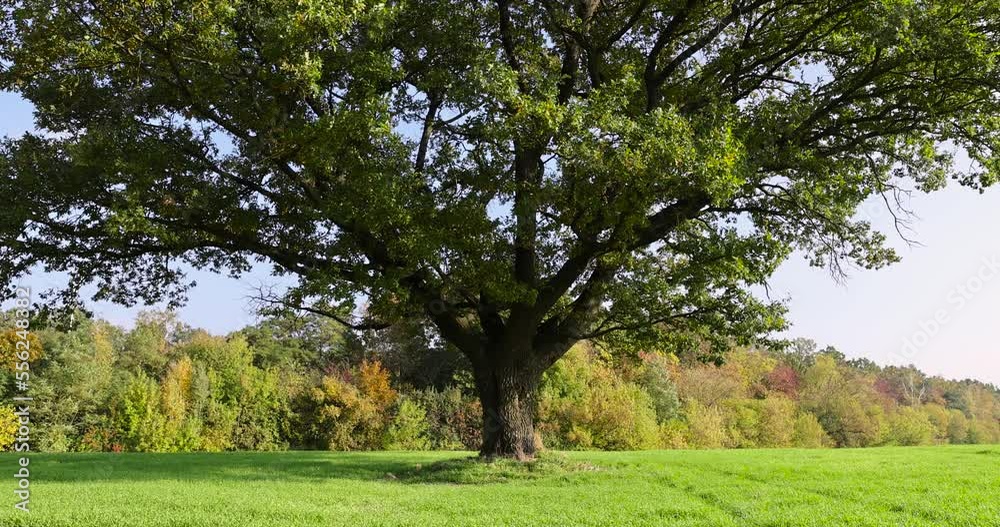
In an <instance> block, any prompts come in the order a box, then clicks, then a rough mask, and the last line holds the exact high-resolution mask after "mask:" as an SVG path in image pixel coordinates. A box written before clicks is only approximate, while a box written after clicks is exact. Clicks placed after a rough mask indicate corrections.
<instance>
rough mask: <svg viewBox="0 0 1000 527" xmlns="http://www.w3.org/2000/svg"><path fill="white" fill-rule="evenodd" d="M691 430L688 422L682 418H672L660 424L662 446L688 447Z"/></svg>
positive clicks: (672, 447)
mask: <svg viewBox="0 0 1000 527" xmlns="http://www.w3.org/2000/svg"><path fill="white" fill-rule="evenodd" d="M688 435H689V430H688V426H687V423H685V422H684V421H682V420H681V419H677V418H675V419H671V420H669V421H667V422H665V423H661V424H660V446H661V447H662V448H671V449H679V448H687V447H688V443H687V438H688Z"/></svg>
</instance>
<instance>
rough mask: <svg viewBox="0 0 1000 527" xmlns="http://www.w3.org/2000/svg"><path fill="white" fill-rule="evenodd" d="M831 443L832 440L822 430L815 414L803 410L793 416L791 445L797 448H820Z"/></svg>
mask: <svg viewBox="0 0 1000 527" xmlns="http://www.w3.org/2000/svg"><path fill="white" fill-rule="evenodd" d="M832 443H833V440H831V439H830V436H828V435H826V430H823V425H821V424H820V422H819V420H818V419H816V416H815V415H813V414H811V413H808V412H805V413H800V414H799V415H798V416H796V417H795V425H794V428H793V430H792V445H794V446H796V447H799V448H821V447H825V446H829V445H831V444H832Z"/></svg>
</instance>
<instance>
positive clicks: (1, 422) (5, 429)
mask: <svg viewBox="0 0 1000 527" xmlns="http://www.w3.org/2000/svg"><path fill="white" fill-rule="evenodd" d="M19 427H20V422H19V421H18V418H17V416H16V415H14V409H13V408H11V407H10V406H9V405H6V404H5V405H0V451H3V452H6V451H8V450H10V449H11V448H12V447H13V446H14V438H16V437H17V429H18V428H19Z"/></svg>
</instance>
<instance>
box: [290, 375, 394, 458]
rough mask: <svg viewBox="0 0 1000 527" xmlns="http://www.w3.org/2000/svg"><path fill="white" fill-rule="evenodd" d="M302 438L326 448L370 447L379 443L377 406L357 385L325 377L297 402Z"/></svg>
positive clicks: (381, 424)
mask: <svg viewBox="0 0 1000 527" xmlns="http://www.w3.org/2000/svg"><path fill="white" fill-rule="evenodd" d="M300 405H301V406H300V411H299V418H300V419H301V421H300V426H301V428H302V434H303V437H302V439H303V441H304V442H305V444H306V445H308V446H312V447H319V448H324V449H327V450H374V449H377V448H379V447H380V446H381V443H382V437H381V435H382V431H383V430H384V423H383V422H381V421H380V420H379V418H380V417H381V415H380V414H379V409H378V407H376V405H375V404H373V403H372V402H371V401H369V400H368V399H366V398H365V397H364V394H362V393H361V390H359V389H358V388H357V387H355V386H354V385H353V384H351V383H349V382H347V381H346V380H344V379H342V378H338V377H332V376H326V377H323V379H322V380H321V381H320V383H319V385H318V386H315V387H314V388H312V389H311V390H309V391H308V392H307V393H306V395H305V396H304V398H303V400H302V401H301V403H300Z"/></svg>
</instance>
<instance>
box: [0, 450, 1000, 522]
mask: <svg viewBox="0 0 1000 527" xmlns="http://www.w3.org/2000/svg"><path fill="white" fill-rule="evenodd" d="M469 456H470V454H469V453H456V452H414V453H409V452H374V453H334V452H280V453H222V454H200V453H198V454H196V453H191V454H58V455H57V454H51V455H42V454H38V455H35V456H32V458H31V467H32V477H33V480H32V490H33V493H32V496H31V509H32V510H31V512H30V513H27V514H25V513H22V512H19V511H15V510H14V509H13V498H10V497H9V498H8V499H7V501H8V502H9V503H6V504H5V506H4V508H3V510H2V512H0V525H4V526H22V525H23V526H33V527H57V526H58V527H63V526H66V527H70V526H72V527H77V526H89V527H112V526H136V527H152V526H163V527H166V526H206V527H209V526H210V527H230V526H231V527H256V526H260V527H272V526H294V527H298V526H319V525H323V526H331V525H345V526H403V525H412V526H491V527H492V526H522V525H523V526H536V525H538V526H542V525H552V526H573V525H594V526H598V525H601V526H605V525H625V526H640V525H641V526H645V525H649V526H653V525H657V526H660V525H670V526H675V525H676V526H769V527H771V526H773V527H777V526H800V525H802V526H809V525H813V526H833V525H844V526H901V525H906V526H920V525H928V526H930V525H933V526H969V527H972V526H981V527H994V526H998V525H1000V496H998V494H997V489H1000V447H998V446H982V445H969V446H942V447H908V448H900V447H887V448H873V449H836V450H804V449H803V450H796V449H786V450H715V451H652V452H568V453H549V454H546V455H545V456H544V457H543V458H542V460H541V461H539V462H537V463H535V464H533V465H529V466H519V465H515V464H512V463H497V464H491V465H487V464H483V463H479V462H474V461H470V460H469V459H468V457H469ZM0 466H4V467H8V469H9V471H10V472H11V473H13V472H14V471H15V466H16V459H15V457H14V456H12V455H10V454H5V455H2V456H0ZM9 481H11V482H12V481H13V480H9ZM9 486H10V487H11V488H13V484H12V483H11V484H9ZM5 495H7V496H10V493H9V492H5Z"/></svg>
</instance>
